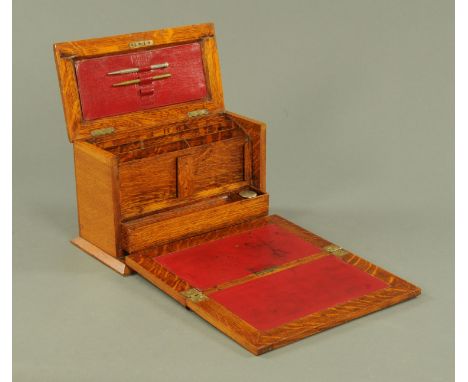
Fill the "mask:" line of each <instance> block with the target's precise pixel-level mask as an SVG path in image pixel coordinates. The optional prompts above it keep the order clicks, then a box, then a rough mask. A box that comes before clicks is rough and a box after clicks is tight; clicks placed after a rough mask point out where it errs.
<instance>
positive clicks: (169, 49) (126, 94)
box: [54, 24, 224, 141]
mask: <svg viewBox="0 0 468 382" xmlns="http://www.w3.org/2000/svg"><path fill="white" fill-rule="evenodd" d="M54 51H55V61H56V64H57V72H58V76H59V81H60V89H61V93H62V101H63V108H64V113H65V119H66V123H67V130H68V136H69V139H70V141H75V140H82V139H89V138H92V137H97V136H101V135H106V134H115V135H122V134H126V133H129V132H132V131H137V130H142V129H145V128H149V127H157V126H162V125H165V124H168V123H172V122H180V121H183V120H184V119H187V118H190V117H196V116H201V115H206V114H209V113H213V112H217V111H222V110H223V109H224V100H223V91H222V85H221V75H220V68H219V62H218V52H217V48H216V42H215V32H214V25H213V24H199V25H190V26H185V27H179V28H171V29H162V30H156V31H149V32H142V33H132V34H126V35H119V36H112V37H104V38H97V39H89V40H81V41H73V42H64V43H58V44H55V45H54Z"/></svg>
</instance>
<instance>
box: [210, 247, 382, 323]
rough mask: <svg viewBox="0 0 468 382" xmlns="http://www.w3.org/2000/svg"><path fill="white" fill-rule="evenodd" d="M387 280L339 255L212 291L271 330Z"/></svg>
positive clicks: (234, 309) (240, 313)
mask: <svg viewBox="0 0 468 382" xmlns="http://www.w3.org/2000/svg"><path fill="white" fill-rule="evenodd" d="M386 287H387V284H386V283H384V282H383V281H381V280H379V279H377V278H375V277H373V276H371V275H370V274H368V273H365V272H363V271H361V270H359V269H358V268H356V267H353V266H352V265H349V264H347V263H345V262H344V261H342V260H340V259H339V258H337V257H335V256H326V257H323V258H320V259H318V260H315V261H312V262H310V263H306V264H303V265H299V266H297V267H295V268H288V269H286V270H284V271H281V272H278V273H274V274H271V275H269V276H265V277H262V278H258V279H254V280H252V281H249V282H247V283H245V284H240V285H236V286H234V287H231V288H228V289H224V290H220V291H218V292H214V293H212V294H210V298H212V299H214V300H216V301H218V302H219V303H221V304H222V305H224V306H225V307H226V308H227V309H229V310H230V311H232V312H233V313H234V314H235V315H237V316H238V317H240V318H241V319H243V320H244V321H246V322H248V323H249V324H250V325H252V326H253V327H255V328H257V329H259V330H269V329H273V328H276V327H278V326H281V325H283V324H285V323H287V322H291V321H294V320H297V319H299V318H301V317H304V316H307V315H309V314H312V313H314V312H318V311H321V310H324V309H327V308H330V307H333V306H336V305H338V304H342V303H344V302H346V301H349V300H352V299H354V298H358V297H361V296H364V295H366V294H369V293H371V292H373V291H376V290H378V289H383V288H386Z"/></svg>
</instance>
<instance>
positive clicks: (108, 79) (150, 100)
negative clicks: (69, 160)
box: [75, 42, 207, 120]
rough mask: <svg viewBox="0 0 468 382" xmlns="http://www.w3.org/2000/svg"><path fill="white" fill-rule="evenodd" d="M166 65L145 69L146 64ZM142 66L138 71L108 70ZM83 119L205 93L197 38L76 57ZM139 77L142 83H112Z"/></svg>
mask: <svg viewBox="0 0 468 382" xmlns="http://www.w3.org/2000/svg"><path fill="white" fill-rule="evenodd" d="M164 62H168V63H169V67H167V68H164V69H155V70H151V71H148V66H149V65H154V64H162V63H164ZM135 67H138V68H141V69H143V70H142V71H140V72H138V73H128V74H120V75H112V76H110V75H108V74H107V73H109V72H113V71H117V70H121V69H128V68H135ZM75 68H76V77H77V81H78V89H79V92H80V100H81V109H82V113H83V119H85V120H91V119H96V118H102V117H109V116H113V115H118V114H125V113H131V112H134V111H138V110H143V109H150V108H155V107H159V106H167V105H174V104H178V103H182V102H189V101H195V100H199V99H203V98H206V97H207V88H206V81H205V73H204V69H203V62H202V54H201V47H200V44H199V43H198V42H195V43H192V44H184V45H177V46H172V47H167V48H159V49H153V50H147V51H140V52H135V53H126V54H118V55H114V56H104V57H98V58H89V59H84V60H79V61H77V62H76V64H75ZM163 73H171V75H172V76H171V77H170V78H164V79H161V80H155V81H149V80H147V79H148V77H151V76H155V75H158V74H163ZM134 79H141V80H143V81H142V83H141V84H134V85H128V86H120V87H113V86H112V84H115V83H118V82H123V81H128V80H134Z"/></svg>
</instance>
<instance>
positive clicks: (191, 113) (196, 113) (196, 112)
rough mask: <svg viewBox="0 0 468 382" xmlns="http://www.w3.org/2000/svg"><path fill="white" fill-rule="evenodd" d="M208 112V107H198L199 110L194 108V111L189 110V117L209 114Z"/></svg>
mask: <svg viewBox="0 0 468 382" xmlns="http://www.w3.org/2000/svg"><path fill="white" fill-rule="evenodd" d="M207 114H208V110H207V109H198V110H193V111H189V112H188V113H187V115H188V117H189V118H193V117H200V116H202V115H207Z"/></svg>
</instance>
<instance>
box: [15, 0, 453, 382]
mask: <svg viewBox="0 0 468 382" xmlns="http://www.w3.org/2000/svg"><path fill="white" fill-rule="evenodd" d="M453 13H454V9H453V3H452V1H433V0H419V1H417V0H387V1H376V0H354V1H349V0H341V1H337V0H335V1H330V0H323V1H318V0H315V1H229V2H227V1H206V0H197V1H193V2H185V1H177V0H171V1H155V0H147V1H143V0H132V1H91V0H80V1H68V0H67V1H64V0H62V1H33V0H29V1H26V0H15V1H14V17H15V20H14V59H13V65H14V94H13V96H14V126H13V129H14V200H13V201H14V215H15V216H14V237H13V239H14V258H13V261H14V279H13V281H14V377H15V380H16V381H48V382H49V381H62V382H63V381H113V382H118V381H171V382H176V381H263V380H268V381H306V380H313V381H327V382H328V381H343V380H346V381H352V382H354V381H379V382H385V381H424V382H429V381H444V382H445V381H450V380H452V379H453V368H454V361H453V353H454V328H453V321H454V317H453V313H454V298H453V296H454V289H453V284H454V283H453V271H454V258H453V251H454V248H453V237H454V233H453V228H454V227H453V225H454V222H453V220H454V219H453V212H454V201H453V199H454V190H453V183H454V182H453V178H454V176H453V175H454V174H453V172H454V171H453V170H454V164H453V156H454V155H453V144H454V132H453V124H454V120H453V108H454V106H453V104H454V100H453V98H454V96H453V93H454V89H453V82H454V81H453V80H454V73H453V67H454V63H453ZM206 21H213V22H215V23H216V26H217V38H218V46H219V53H220V58H221V67H222V74H223V81H224V92H225V101H226V106H227V108H228V109H229V110H232V111H235V112H238V113H241V114H245V115H247V116H251V117H254V118H257V119H261V120H264V121H266V122H267V123H268V126H269V130H268V189H269V192H270V194H271V207H272V208H271V210H272V212H273V213H279V214H281V215H283V216H284V217H286V218H288V219H291V220H293V221H295V222H296V223H298V224H301V225H303V226H304V227H306V228H308V229H310V230H312V231H313V232H316V233H318V234H320V235H322V236H325V237H326V238H328V239H329V240H331V241H334V242H337V243H339V244H341V245H342V246H344V247H347V248H349V249H352V250H354V251H355V252H357V253H359V254H361V255H362V256H363V257H365V258H367V259H369V260H371V261H373V262H375V263H376V264H378V265H380V266H382V267H384V268H386V269H388V270H390V271H392V272H394V273H397V274H398V275H400V276H402V277H404V278H407V279H408V280H410V281H412V282H414V283H415V284H417V285H419V286H420V287H422V288H423V295H422V296H421V297H420V298H418V299H416V300H413V301H411V302H407V303H404V304H401V305H398V306H395V307H393V308H390V309H387V310H385V311H382V312H380V313H376V314H373V315H371V316H368V317H365V318H363V319H360V320H357V321H354V322H351V323H349V324H347V325H344V326H341V327H338V328H335V329H333V330H330V331H327V332H324V333H322V334H319V335H316V336H313V337H310V338H308V339H305V340H303V341H300V342H298V343H296V344H293V345H290V346H288V347H285V348H283V349H280V350H276V351H274V352H271V353H268V354H266V355H264V356H261V357H253V356H251V355H250V354H249V353H247V352H246V351H245V350H243V349H242V348H241V347H239V346H238V345H237V344H235V343H234V342H233V341H231V340H230V339H228V338H227V337H225V336H224V335H222V334H221V333H220V332H218V331H217V330H215V329H214V328H212V327H211V326H210V325H209V324H207V323H205V322H204V321H203V320H201V319H199V318H198V317H197V316H196V315H194V314H193V313H191V312H189V311H186V310H185V309H183V308H182V307H180V306H179V305H178V304H177V303H175V302H174V301H173V300H172V299H170V298H169V297H167V296H166V295H164V294H163V293H162V292H160V291H159V290H158V289H156V288H154V287H152V286H151V285H150V284H149V283H147V282H145V281H144V280H143V279H142V278H140V277H138V276H133V277H129V278H121V277H119V276H118V275H117V274H115V273H114V272H112V271H110V270H109V269H107V268H106V267H104V266H102V265H101V264H100V263H98V262H96V261H94V260H93V259H91V258H90V257H88V256H86V255H84V254H82V253H81V252H80V251H79V250H77V249H76V248H74V247H73V246H71V245H70V244H69V242H68V240H69V239H71V238H72V237H73V236H74V235H75V234H76V232H77V223H76V222H77V216H76V210H75V188H74V175H73V163H72V146H71V144H69V143H68V141H67V137H66V133H65V124H64V119H63V114H62V106H61V100H60V97H59V90H58V84H57V80H56V73H55V67H54V62H53V56H52V48H51V46H52V43H53V42H58V41H66V40H75V39H83V38H90V37H97V36H106V35H112V34H120V33H128V32H136V31H144V30H150V29H159V28H163V27H171V26H178V25H186V24H193V23H199V22H206Z"/></svg>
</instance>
